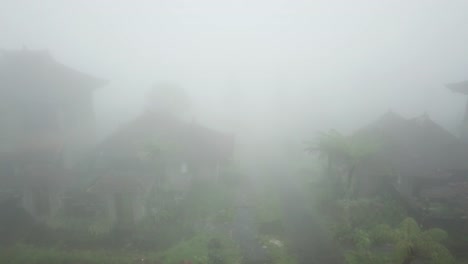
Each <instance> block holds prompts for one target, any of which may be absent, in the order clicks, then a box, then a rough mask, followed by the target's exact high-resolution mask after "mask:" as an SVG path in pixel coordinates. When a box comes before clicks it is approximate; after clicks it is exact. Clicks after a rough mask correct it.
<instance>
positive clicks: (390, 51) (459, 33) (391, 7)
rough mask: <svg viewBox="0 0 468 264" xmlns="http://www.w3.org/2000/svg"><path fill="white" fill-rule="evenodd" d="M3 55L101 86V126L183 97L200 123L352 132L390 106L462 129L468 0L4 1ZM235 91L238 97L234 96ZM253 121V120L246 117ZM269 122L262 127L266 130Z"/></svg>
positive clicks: (0, 23) (0, 12) (0, 16)
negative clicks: (23, 53) (75, 73)
mask: <svg viewBox="0 0 468 264" xmlns="http://www.w3.org/2000/svg"><path fill="white" fill-rule="evenodd" d="M0 3H1V5H0V32H1V33H0V48H3V49H16V48H21V47H23V46H26V47H28V48H30V49H48V50H50V52H51V53H52V55H53V56H54V57H55V58H56V59H57V60H58V61H60V62H63V63H65V64H67V65H69V66H71V67H74V68H77V69H79V70H82V71H84V72H87V73H90V74H93V75H95V76H98V77H102V78H105V79H107V80H109V81H110V83H109V85H108V86H107V87H105V88H103V89H101V90H99V91H97V93H96V110H97V115H98V121H99V122H100V128H101V129H104V130H105V129H109V128H110V127H112V126H115V125H116V124H117V123H119V122H121V121H122V120H126V119H128V118H130V117H132V116H134V115H136V114H137V113H138V112H140V111H141V109H142V107H143V102H144V100H143V97H144V94H145V92H146V91H147V90H148V89H149V87H150V86H151V85H152V84H153V83H155V82H159V81H165V82H174V83H177V84H180V85H181V86H183V87H184V88H185V89H186V90H187V91H188V93H189V94H190V95H191V96H192V97H193V105H194V111H195V112H196V114H195V116H196V118H197V119H202V120H210V121H212V122H214V121H216V122H218V121H222V120H223V119H226V117H225V114H226V113H231V112H236V111H233V110H229V107H222V106H223V105H224V104H226V103H229V102H230V100H228V99H227V98H230V97H232V94H235V96H234V97H235V98H238V100H239V102H240V103H239V102H238V103H232V102H230V103H231V104H228V106H232V107H234V106H236V105H237V106H240V107H239V109H238V110H237V112H238V113H239V114H241V116H242V119H243V120H244V121H243V122H245V123H246V124H250V125H254V124H255V125H261V124H264V125H266V126H268V124H269V123H274V122H279V123H282V124H288V125H290V128H291V129H304V128H307V129H310V128H311V127H313V128H320V129H328V128H330V127H336V128H338V129H342V130H349V129H354V128H357V127H358V126H361V125H363V124H365V123H366V122H369V121H370V120H372V119H375V118H377V117H379V116H380V115H382V114H383V113H384V112H386V111H387V110H388V109H393V110H394V111H396V112H399V113H401V114H403V115H405V116H407V117H412V116H417V115H420V114H422V113H423V112H424V111H426V112H428V113H429V114H430V116H431V117H432V118H434V119H435V120H437V121H438V122H439V123H441V124H442V125H444V126H445V127H447V128H448V129H451V130H455V129H456V126H457V122H458V121H459V120H460V119H461V116H462V111H463V107H464V98H462V96H457V95H454V94H452V93H451V92H449V91H447V89H445V88H444V86H443V85H444V84H445V83H447V82H454V81H462V80H465V79H468V16H467V15H466V14H468V1H461V0H460V1H458V0H449V1H442V0H439V1H429V0H419V1H404V0H401V1H400V0H398V1H397V0H387V1H371V0H369V1H344V0H343V1H329V0H328V1H312V0H311V1H299V0H296V1H294V0H288V1H287V0H284V1H279V0H250V1H247V0H241V1H239V0H236V1H234V0H233V1H227V0H226V1H223V0H192V1H177V0H164V1H163V0H153V1H116V0H99V1H91V0H88V1H85V0H83V1H64V0H37V1H35V0H30V1H24V0H0ZM236 89H238V90H240V91H236ZM247 113H249V114H247ZM259 120H261V121H259Z"/></svg>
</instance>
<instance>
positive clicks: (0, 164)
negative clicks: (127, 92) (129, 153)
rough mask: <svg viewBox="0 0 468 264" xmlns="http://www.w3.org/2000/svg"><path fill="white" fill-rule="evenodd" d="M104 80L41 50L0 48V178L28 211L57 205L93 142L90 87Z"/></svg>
mask: <svg viewBox="0 0 468 264" xmlns="http://www.w3.org/2000/svg"><path fill="white" fill-rule="evenodd" d="M104 84H106V81H104V80H101V79H98V78H95V77H92V76H90V75H87V74H85V73H82V72H80V71H77V70H74V69H72V68H69V67H68V66H65V65H63V64H61V63H59V62H57V61H56V60H55V59H54V58H53V57H52V56H51V55H50V54H49V52H48V51H46V50H28V49H22V50H12V51H1V53H0V122H1V126H0V179H1V181H2V185H3V183H10V185H8V186H7V185H4V186H1V188H2V189H3V190H5V189H7V190H15V192H17V193H22V197H21V199H22V203H23V206H24V208H25V209H26V210H27V211H28V212H29V213H30V214H31V215H33V216H34V217H36V218H43V217H47V216H50V215H51V214H53V213H54V210H55V209H56V208H58V206H59V203H60V199H58V193H59V192H60V191H61V189H63V188H60V185H62V184H63V183H64V179H65V178H66V175H67V174H69V171H70V170H71V168H73V166H74V165H75V163H76V162H77V161H78V160H79V159H80V157H81V156H82V155H83V154H84V153H85V152H86V151H87V149H89V148H90V147H92V145H93V144H94V130H95V118H94V110H93V100H92V99H93V98H92V96H93V91H94V89H96V88H98V87H101V86H103V85H104Z"/></svg>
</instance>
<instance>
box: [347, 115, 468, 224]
mask: <svg viewBox="0 0 468 264" xmlns="http://www.w3.org/2000/svg"><path fill="white" fill-rule="evenodd" d="M354 136H365V137H367V138H369V139H373V140H375V141H376V142H379V143H380V144H381V146H380V147H379V149H378V151H377V153H375V154H374V155H373V157H371V162H367V163H366V162H364V163H363V164H362V165H361V167H360V168H358V169H357V171H356V173H358V174H359V176H360V177H359V182H358V185H359V186H360V187H361V188H360V191H361V195H364V196H365V195H368V194H369V193H373V192H374V193H375V192H378V191H379V187H378V183H382V182H379V180H380V179H384V178H386V179H387V180H388V181H387V182H385V183H384V184H387V186H386V187H385V188H388V184H391V185H392V186H393V187H394V189H395V190H396V191H397V192H398V193H400V194H401V195H402V197H404V198H405V199H406V200H407V201H408V202H409V203H410V204H412V205H414V206H416V207H419V209H424V210H428V212H427V213H433V214H432V216H434V217H439V216H440V217H459V218H464V217H468V208H463V204H465V205H466V204H467V203H468V195H467V193H468V192H467V191H468V189H467V188H466V187H467V186H468V162H466V161H467V160H468V144H466V143H465V142H463V141H462V140H460V139H459V138H457V137H456V136H454V135H452V134H451V133H450V132H448V131H446V130H445V129H444V128H442V127H441V126H440V125H438V124H437V123H435V122H434V121H432V120H431V119H430V118H429V117H428V116H427V115H422V116H420V117H417V118H412V119H405V118H403V117H402V116H400V115H398V114H396V113H393V112H388V113H387V114H385V115H384V116H383V117H381V118H380V119H379V120H377V121H376V122H374V123H372V124H370V125H368V126H366V127H364V128H362V129H361V130H359V131H358V132H356V134H355V135H354ZM463 186H465V187H463ZM443 205H445V206H446V207H447V208H450V210H453V214H452V215H451V216H449V215H448V214H446V215H445V216H442V215H439V216H437V215H436V214H437V212H436V210H435V207H436V206H443ZM433 209H434V210H433ZM430 210H433V212H429V211H430Z"/></svg>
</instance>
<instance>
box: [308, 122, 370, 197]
mask: <svg viewBox="0 0 468 264" xmlns="http://www.w3.org/2000/svg"><path fill="white" fill-rule="evenodd" d="M377 150H378V145H377V144H376V143H375V142H372V141H370V140H368V139H365V138H362V137H346V136H344V135H342V134H341V133H339V132H338V131H336V130H330V131H329V132H326V133H324V132H321V133H319V135H318V137H317V140H316V141H315V142H314V143H312V144H309V145H308V146H307V148H306V151H308V152H310V153H314V152H315V153H318V154H319V155H320V156H321V157H324V158H326V159H327V173H326V174H327V176H328V177H333V176H335V177H336V178H335V180H336V181H337V183H338V182H339V181H340V178H341V177H340V176H339V175H336V174H335V175H333V174H334V173H333V171H334V170H336V169H337V168H342V169H344V171H345V174H346V182H347V189H348V190H351V189H352V183H353V178H354V174H355V173H354V172H355V170H356V168H357V167H358V166H360V165H361V164H362V163H363V162H364V161H366V160H367V159H368V158H369V157H371V156H372V155H373V154H374V153H375V152H377ZM332 175H333V176H332Z"/></svg>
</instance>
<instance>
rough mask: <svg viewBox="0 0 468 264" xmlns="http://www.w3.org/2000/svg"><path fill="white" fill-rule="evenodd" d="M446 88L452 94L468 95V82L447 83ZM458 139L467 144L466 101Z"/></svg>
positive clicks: (467, 113) (467, 112) (467, 114)
mask: <svg viewBox="0 0 468 264" xmlns="http://www.w3.org/2000/svg"><path fill="white" fill-rule="evenodd" d="M446 86H447V88H449V89H450V90H451V91H452V92H455V93H460V94H464V95H468V81H463V82H457V83H449V84H447V85H446ZM460 137H461V139H462V140H463V141H465V142H468V101H467V103H466V106H465V114H464V116H463V121H462V124H461V127H460Z"/></svg>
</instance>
